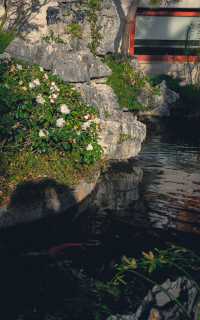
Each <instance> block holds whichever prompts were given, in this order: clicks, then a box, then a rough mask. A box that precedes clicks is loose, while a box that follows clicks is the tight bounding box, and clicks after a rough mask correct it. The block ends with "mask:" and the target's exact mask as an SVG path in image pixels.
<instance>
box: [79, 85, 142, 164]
mask: <svg viewBox="0 0 200 320" xmlns="http://www.w3.org/2000/svg"><path fill="white" fill-rule="evenodd" d="M77 87H78V89H79V90H80V92H81V95H82V97H83V99H84V100H85V101H86V102H87V103H88V104H91V105H94V106H95V107H96V108H97V109H98V111H99V115H100V128H101V130H100V138H99V142H100V144H101V146H102V147H103V150H104V156H105V157H107V158H109V159H115V160H123V159H128V158H131V157H134V156H136V155H137V154H138V153H139V152H140V150H141V143H142V142H143V141H144V139H145V137H146V127H145V125H144V124H142V123H141V122H139V121H137V120H136V118H135V116H134V115H133V114H131V113H129V112H127V113H124V112H122V111H120V108H119V105H118V102H117V97H116V95H115V94H114V92H113V90H112V89H111V88H110V87H109V86H108V85H106V84H97V83H95V82H94V83H92V84H91V85H87V84H79V85H78V86H77Z"/></svg>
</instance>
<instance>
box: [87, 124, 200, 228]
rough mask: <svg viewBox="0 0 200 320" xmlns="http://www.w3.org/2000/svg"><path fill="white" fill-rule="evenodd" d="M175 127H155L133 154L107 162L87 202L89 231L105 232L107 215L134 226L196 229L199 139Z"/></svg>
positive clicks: (199, 199) (199, 187)
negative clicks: (133, 156) (119, 161)
mask: <svg viewBox="0 0 200 320" xmlns="http://www.w3.org/2000/svg"><path fill="white" fill-rule="evenodd" d="M178 127H179V129H180V128H181V125H180V124H179V125H178V124H177V125H175V126H174V127H170V129H169V127H168V126H167V127H165V128H164V129H163V128H162V132H159V133H158V132H154V133H153V134H152V136H151V137H150V138H149V139H148V141H147V142H146V143H145V145H144V147H143V151H142V153H141V154H140V155H139V156H138V157H137V158H136V159H134V160H132V161H127V162H125V163H122V164H112V165H111V167H110V169H109V170H108V171H107V172H106V173H105V174H104V176H103V177H102V179H101V182H100V183H99V185H98V187H97V190H96V193H95V194H94V195H93V198H92V201H90V210H89V211H88V221H90V226H91V221H92V220H93V222H94V223H93V224H92V226H91V227H92V229H93V230H92V233H93V234H95V233H96V234H100V233H101V232H102V229H103V230H104V231H105V226H104V224H103V223H104V222H105V219H106V218H108V217H109V218H111V217H112V219H114V220H115V221H116V220H118V221H119V220H120V221H121V222H122V223H128V224H129V225H132V226H134V227H146V228H155V229H164V230H176V231H184V232H189V233H197V234H200V161H199V160H200V144H199V141H198V139H195V138H194V135H193V134H191V136H190V135H188V131H187V132H185V131H184V130H183V131H181V132H178V133H177V128H178ZM187 130H189V128H187ZM184 133H185V139H184ZM196 136H197V138H199V137H198V135H196ZM189 137H190V138H191V137H192V139H191V140H190V139H189ZM91 215H92V218H91ZM112 221H113V220H112ZM88 232H89V230H88Z"/></svg>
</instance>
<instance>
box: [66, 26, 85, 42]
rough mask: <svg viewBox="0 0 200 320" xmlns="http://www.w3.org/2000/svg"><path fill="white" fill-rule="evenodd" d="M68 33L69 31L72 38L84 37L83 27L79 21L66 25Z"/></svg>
mask: <svg viewBox="0 0 200 320" xmlns="http://www.w3.org/2000/svg"><path fill="white" fill-rule="evenodd" d="M66 31H67V33H69V34H70V35H71V36H72V38H79V39H81V38H82V29H81V26H80V24H78V23H71V24H69V25H68V26H67V27H66Z"/></svg>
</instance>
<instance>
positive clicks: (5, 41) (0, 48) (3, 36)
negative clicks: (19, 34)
mask: <svg viewBox="0 0 200 320" xmlns="http://www.w3.org/2000/svg"><path fill="white" fill-rule="evenodd" d="M14 37H15V36H14V34H13V33H11V32H4V31H0V54H1V53H3V52H4V50H5V49H6V48H7V46H8V45H9V44H10V42H11V41H12V40H13V39H14Z"/></svg>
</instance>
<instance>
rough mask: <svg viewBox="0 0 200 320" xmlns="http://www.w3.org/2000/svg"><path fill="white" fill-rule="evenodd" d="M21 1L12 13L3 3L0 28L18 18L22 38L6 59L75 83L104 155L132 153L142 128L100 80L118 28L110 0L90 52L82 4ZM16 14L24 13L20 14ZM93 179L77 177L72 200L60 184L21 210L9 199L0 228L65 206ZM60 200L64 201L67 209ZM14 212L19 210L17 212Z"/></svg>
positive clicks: (85, 192) (88, 28) (102, 10)
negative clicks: (94, 117)
mask: <svg viewBox="0 0 200 320" xmlns="http://www.w3.org/2000/svg"><path fill="white" fill-rule="evenodd" d="M26 2H27V3H26V6H25V7H23V6H22V7H21V9H20V10H21V11H20V12H19V11H18V10H16V11H15V12H14V11H13V10H14V7H13V6H15V7H16V8H18V9H19V3H21V2H20V1H17V2H15V3H14V2H13V1H12V0H10V1H9V2H8V9H9V10H8V11H9V15H8V19H7V24H6V25H5V26H4V28H6V29H9V28H11V27H12V25H13V23H15V22H14V21H15V19H19V18H20V19H21V18H23V20H20V23H21V22H22V21H23V23H21V24H20V23H19V25H18V26H19V31H20V32H21V34H22V35H23V37H17V38H16V39H15V40H13V41H12V42H11V44H10V45H9V46H8V48H7V49H6V53H7V55H6V59H8V54H9V55H10V56H11V58H16V59H18V60H22V61H25V62H27V63H30V64H38V65H40V66H42V67H43V68H44V69H45V70H48V71H51V72H52V73H53V74H55V75H57V76H59V77H60V78H61V79H63V80H64V81H65V82H67V83H71V84H73V85H75V87H76V88H77V89H78V90H79V91H80V93H81V95H82V98H83V99H84V100H85V101H86V103H88V104H90V105H93V106H94V108H96V109H97V110H98V113H99V127H100V132H99V143H100V144H101V146H102V148H103V151H104V158H105V159H108V160H110V159H115V160H122V159H128V158H131V157H134V156H136V155H137V154H138V153H139V152H140V149H141V144H142V142H143V141H144V139H145V136H146V127H145V125H144V124H142V123H141V122H139V121H138V120H137V119H136V117H135V116H134V115H133V114H132V113H130V112H123V111H122V110H121V109H120V107H119V104H118V101H117V97H116V95H115V94H114V92H113V90H112V89H111V87H109V86H108V85H107V84H106V79H107V77H108V76H109V75H110V74H111V70H110V69H109V68H108V67H107V65H105V64H104V63H103V62H102V60H101V59H100V58H99V57H98V55H105V54H107V53H110V52H114V51H115V49H116V48H115V39H116V37H117V34H118V32H119V29H120V19H119V14H118V10H117V6H116V4H115V2H113V1H111V0H103V2H102V6H101V8H100V10H99V11H98V15H97V16H98V21H97V28H98V36H100V38H99V39H98V40H99V43H98V46H97V48H96V49H97V50H96V55H94V54H93V53H92V52H91V51H90V49H89V48H90V44H91V41H93V40H94V39H93V36H94V35H92V27H91V23H90V21H89V20H90V19H89V18H88V8H86V7H85V4H84V3H82V1H76V2H74V1H71V0H68V1H65V0H64V1H54V0H49V1H40V2H38V4H35V5H34V4H33V3H32V1H29V0H27V1H26ZM12 5H13V6H12ZM21 5H22V3H21ZM24 10H25V11H24ZM21 12H24V16H23V17H22V16H21ZM25 13H26V14H25ZM17 15H19V17H18V16H17ZM77 25H78V26H79V27H78V29H77V30H78V33H79V31H80V35H79V34H78V35H77V34H76V35H74V33H73V30H71V31H69V27H70V26H71V27H72V26H73V27H74V26H76V27H77ZM96 35H97V34H96ZM96 182H97V179H96V178H95V179H94V182H92V183H89V184H88V185H87V183H86V182H84V181H82V182H81V184H80V185H79V186H77V187H75V189H74V190H73V191H72V198H73V199H72V200H74V201H72V200H71V198H70V199H68V195H69V194H71V191H70V192H69V194H68V195H66V192H65V191H66V190H64V191H62V190H61V189H62V188H61V189H59V188H57V187H56V188H50V189H49V187H47V188H46V187H45V188H43V191H42V193H41V194H40V196H37V198H38V199H40V201H39V203H35V207H34V206H28V204H27V203H26V208H29V209H28V210H25V209H24V208H23V206H22V207H21V206H19V207H17V206H16V202H14V205H13V206H12V205H11V206H9V208H8V207H6V208H3V209H1V211H0V216H1V217H0V220H1V221H3V222H2V224H1V222H0V226H1V225H2V226H6V225H12V224H13V223H14V224H15V223H21V222H28V221H31V219H32V220H36V219H40V218H42V217H43V216H44V214H46V213H43V212H47V211H51V212H53V213H58V212H60V211H63V210H66V209H67V208H69V207H71V206H73V205H74V204H75V203H77V202H79V201H82V200H83V199H84V198H85V197H86V196H87V195H88V194H89V193H91V192H92V190H93V189H94V187H95V185H96ZM49 190H50V191H49ZM47 198H48V200H45V199H47ZM62 199H65V202H66V203H67V202H68V204H67V207H66V204H65V203H63V200H62ZM47 203H48V205H47ZM48 206H50V207H49V208H48ZM44 209H45V210H44ZM25 211H27V212H25ZM28 211H29V212H28ZM34 211H35V213H34ZM20 212H23V214H22V215H20ZM4 217H6V218H5V219H7V220H6V222H4Z"/></svg>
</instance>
